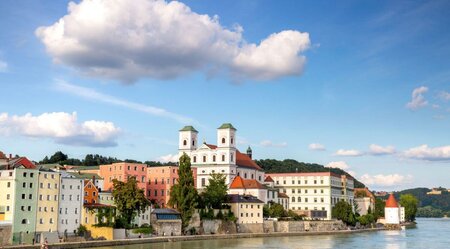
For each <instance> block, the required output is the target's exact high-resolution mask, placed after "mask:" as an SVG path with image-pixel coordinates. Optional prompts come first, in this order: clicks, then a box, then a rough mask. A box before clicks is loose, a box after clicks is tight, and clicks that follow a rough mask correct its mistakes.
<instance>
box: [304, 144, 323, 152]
mask: <svg viewBox="0 0 450 249" xmlns="http://www.w3.org/2000/svg"><path fill="white" fill-rule="evenodd" d="M308 148H309V149H310V150H320V151H323V150H325V146H324V145H323V144H317V143H312V144H310V145H309V146H308Z"/></svg>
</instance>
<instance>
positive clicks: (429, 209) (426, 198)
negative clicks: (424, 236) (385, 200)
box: [394, 188, 450, 217]
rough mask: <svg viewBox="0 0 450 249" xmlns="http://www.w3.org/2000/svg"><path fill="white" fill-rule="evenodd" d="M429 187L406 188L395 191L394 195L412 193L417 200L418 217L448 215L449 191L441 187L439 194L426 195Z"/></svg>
mask: <svg viewBox="0 0 450 249" xmlns="http://www.w3.org/2000/svg"><path fill="white" fill-rule="evenodd" d="M430 191H431V189H428V188H413V189H406V190H402V191H400V192H395V193H394V195H395V197H396V198H397V200H398V198H399V197H400V195H403V194H412V195H414V196H415V197H416V198H417V199H418V200H419V210H418V212H417V216H418V217H442V216H443V215H450V193H449V192H448V191H445V189H443V191H442V194H440V195H427V192H430Z"/></svg>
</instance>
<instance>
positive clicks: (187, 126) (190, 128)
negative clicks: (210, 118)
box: [180, 125, 198, 132]
mask: <svg viewBox="0 0 450 249" xmlns="http://www.w3.org/2000/svg"><path fill="white" fill-rule="evenodd" d="M180 131H194V132H198V131H197V130H196V129H195V128H194V126H192V125H186V126H185V127H183V128H182V129H181V130H180Z"/></svg>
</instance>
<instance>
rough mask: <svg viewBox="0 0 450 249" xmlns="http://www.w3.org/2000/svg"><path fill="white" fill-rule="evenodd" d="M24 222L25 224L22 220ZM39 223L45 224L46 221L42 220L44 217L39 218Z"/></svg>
mask: <svg viewBox="0 0 450 249" xmlns="http://www.w3.org/2000/svg"><path fill="white" fill-rule="evenodd" d="M22 224H25V223H23V222H22ZM39 224H44V221H43V220H42V218H40V219H39Z"/></svg>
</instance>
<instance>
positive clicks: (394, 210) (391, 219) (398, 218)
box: [384, 193, 405, 224]
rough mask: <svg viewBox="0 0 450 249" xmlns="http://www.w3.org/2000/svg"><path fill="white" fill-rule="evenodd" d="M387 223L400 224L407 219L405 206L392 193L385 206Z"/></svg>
mask: <svg viewBox="0 0 450 249" xmlns="http://www.w3.org/2000/svg"><path fill="white" fill-rule="evenodd" d="M384 218H385V224H400V223H402V222H404V221H405V208H404V207H401V206H400V205H399V204H398V203H397V201H396V200H395V197H394V195H393V194H392V193H391V194H390V195H389V197H388V199H387V200H386V205H385V208H384Z"/></svg>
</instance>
